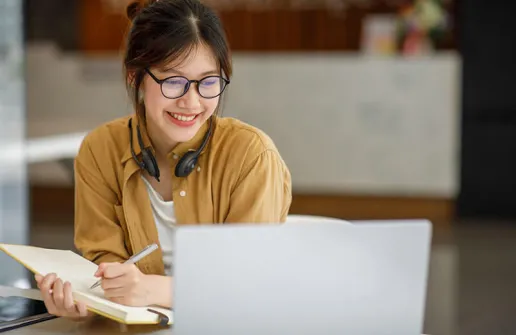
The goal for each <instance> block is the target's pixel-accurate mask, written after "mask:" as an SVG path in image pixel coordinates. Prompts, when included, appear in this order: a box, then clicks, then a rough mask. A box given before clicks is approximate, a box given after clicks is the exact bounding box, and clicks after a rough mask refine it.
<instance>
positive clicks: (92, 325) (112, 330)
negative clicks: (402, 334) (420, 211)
mask: <svg viewBox="0 0 516 335" xmlns="http://www.w3.org/2000/svg"><path fill="white" fill-rule="evenodd" d="M10 295H16V296H22V297H27V298H32V299H39V300H41V295H40V293H39V291H38V290H34V289H18V288H13V287H6V286H0V296H10ZM71 333H73V334H81V335H89V334H95V335H104V334H106V335H107V334H127V335H131V334H152V335H164V334H167V335H173V329H172V327H167V328H161V327H159V326H148V325H142V326H134V325H133V326H128V325H123V324H120V323H117V322H115V321H112V320H110V319H107V318H102V317H99V318H94V319H91V320H89V321H84V322H77V321H71V320H68V319H65V318H58V319H53V320H49V321H44V322H40V323H37V324H34V325H30V326H27V327H22V328H18V329H14V330H11V331H9V332H7V333H6V334H9V335H11V334H13V335H14V334H16V335H28V334H31V335H32V334H39V335H51V334H52V335H60V334H71ZM423 335H424V334H423Z"/></svg>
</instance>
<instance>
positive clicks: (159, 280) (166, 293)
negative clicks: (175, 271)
mask: <svg viewBox="0 0 516 335" xmlns="http://www.w3.org/2000/svg"><path fill="white" fill-rule="evenodd" d="M145 276H146V282H147V292H148V293H149V303H148V304H149V305H156V306H160V307H165V308H172V285H173V278H172V277H167V276H159V275H145Z"/></svg>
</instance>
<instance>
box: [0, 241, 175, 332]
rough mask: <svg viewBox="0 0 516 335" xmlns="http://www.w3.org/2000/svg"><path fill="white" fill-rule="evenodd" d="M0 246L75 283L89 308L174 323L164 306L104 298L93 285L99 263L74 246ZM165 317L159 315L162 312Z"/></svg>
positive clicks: (131, 319)
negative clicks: (69, 247)
mask: <svg viewBox="0 0 516 335" xmlns="http://www.w3.org/2000/svg"><path fill="white" fill-rule="evenodd" d="M0 249H1V250H3V251H4V252H5V253H6V254H8V255H9V256H11V257H12V258H14V259H15V260H16V261H18V262H19V263H21V264H22V265H23V266H25V267H26V268H27V269H29V270H30V271H32V272H33V273H35V274H40V275H42V276H45V275H46V274H48V273H56V274H57V276H58V277H59V278H61V279H62V280H63V281H69V282H70V284H72V291H73V292H72V295H73V298H74V301H76V302H77V301H80V302H82V303H84V304H85V305H86V306H87V308H88V310H90V311H92V312H94V313H97V314H99V315H102V316H104V317H107V318H110V319H112V320H115V321H117V322H120V323H125V324H158V323H163V321H165V322H166V321H167V318H168V322H166V323H167V324H169V325H170V324H172V323H173V313H172V311H171V310H169V309H166V308H161V307H155V306H148V307H132V306H125V305H122V304H118V303H115V302H112V301H109V300H108V299H106V298H104V291H103V289H102V287H100V286H98V287H96V288H95V289H93V290H90V287H91V286H92V285H93V284H94V283H95V282H96V281H97V280H98V278H96V277H94V276H93V274H94V273H95V271H96V270H97V268H98V266H97V264H95V263H93V262H91V261H89V260H87V259H85V258H83V257H81V256H80V255H78V254H76V253H74V252H73V251H71V250H58V249H45V248H39V247H33V246H25V245H13V244H3V243H0ZM159 313H161V314H162V315H164V316H165V317H160V314H159Z"/></svg>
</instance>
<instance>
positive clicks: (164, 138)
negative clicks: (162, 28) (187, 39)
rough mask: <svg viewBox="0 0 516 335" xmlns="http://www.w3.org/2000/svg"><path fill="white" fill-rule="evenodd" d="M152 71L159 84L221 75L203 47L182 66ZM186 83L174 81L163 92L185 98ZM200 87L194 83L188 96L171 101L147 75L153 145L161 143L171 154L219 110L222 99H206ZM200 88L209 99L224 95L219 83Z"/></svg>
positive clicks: (145, 85)
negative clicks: (211, 95) (175, 147)
mask: <svg viewBox="0 0 516 335" xmlns="http://www.w3.org/2000/svg"><path fill="white" fill-rule="evenodd" d="M149 70H150V72H151V73H152V74H153V75H154V76H155V77H156V78H157V79H159V80H163V79H166V78H168V77H171V76H183V77H185V78H186V79H188V80H201V79H203V78H205V77H207V76H218V75H219V74H220V70H219V69H218V66H217V61H216V59H215V57H214V55H213V53H212V52H211V50H210V49H209V48H208V47H206V46H204V45H202V44H201V45H198V46H197V47H196V48H194V49H193V51H192V52H191V54H189V55H188V57H187V58H186V59H185V61H183V62H181V64H180V65H179V66H176V65H175V64H174V62H171V63H169V64H167V65H166V66H165V67H164V68H150V69H149ZM185 83H186V80H185V79H184V78H171V79H170V80H167V81H166V82H165V84H164V85H163V92H164V94H166V95H167V96H169V97H175V96H178V95H181V94H182V93H183V92H184V87H185V86H184V85H185ZM197 85H198V84H197V83H191V84H190V87H189V89H188V91H187V92H186V94H184V95H182V96H180V97H179V98H176V99H170V98H167V97H165V96H164V94H163V93H162V88H161V86H160V84H158V83H157V82H156V81H155V80H154V79H153V78H152V76H151V75H149V74H148V73H146V74H145V78H144V81H143V99H144V103H145V110H146V120H147V128H148V132H149V135H150V136H151V138H152V139H153V141H158V142H159V144H160V146H162V147H168V149H167V150H170V149H172V147H174V146H176V145H177V144H178V143H181V142H187V141H189V140H190V139H191V138H192V137H193V136H194V135H195V134H196V133H197V131H198V130H199V128H200V127H201V125H202V124H203V123H204V122H206V120H207V119H208V118H209V117H210V116H211V115H212V114H213V112H214V111H215V109H216V108H217V105H218V102H219V99H220V96H218V97H216V98H212V99H208V98H205V97H202V96H201V95H200V94H199V91H198V90H197ZM199 85H200V87H199V88H200V90H201V92H202V93H203V95H204V96H209V95H210V94H211V93H212V92H215V91H217V90H219V91H220V85H221V84H220V81H219V80H214V79H211V80H209V79H207V80H205V81H204V82H203V83H201V84H199ZM213 95H214V94H213ZM155 144H157V143H155Z"/></svg>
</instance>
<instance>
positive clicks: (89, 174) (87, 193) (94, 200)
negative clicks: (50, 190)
mask: <svg viewBox="0 0 516 335" xmlns="http://www.w3.org/2000/svg"><path fill="white" fill-rule="evenodd" d="M96 145H99V143H96ZM100 145H102V144H100ZM115 169H116V167H115V166H113V168H112V170H113V171H115ZM113 173H114V172H113ZM118 201H119V200H118V197H117V194H116V193H115V191H114V190H113V188H112V187H110V186H109V185H108V184H107V182H106V181H105V178H104V176H103V175H102V173H101V171H100V169H99V167H98V165H97V162H96V160H95V156H94V154H93V152H92V149H91V144H90V142H89V140H88V138H86V139H85V140H84V142H83V144H82V145H81V148H80V150H79V153H78V155H77V157H76V159H75V237H74V239H75V246H76V248H77V249H78V250H79V251H80V252H81V253H82V255H83V257H85V258H87V259H89V260H90V261H92V262H95V263H97V264H100V263H101V262H121V261H125V260H126V259H128V258H129V257H130V255H129V254H128V252H127V250H126V248H125V244H124V234H123V230H122V228H121V226H120V223H119V220H118V218H117V215H116V211H115V205H116V204H117V203H118Z"/></svg>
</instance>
